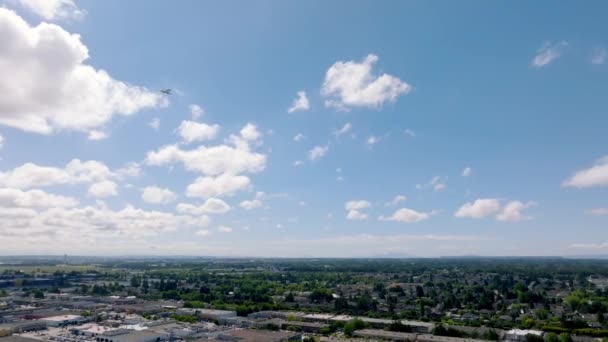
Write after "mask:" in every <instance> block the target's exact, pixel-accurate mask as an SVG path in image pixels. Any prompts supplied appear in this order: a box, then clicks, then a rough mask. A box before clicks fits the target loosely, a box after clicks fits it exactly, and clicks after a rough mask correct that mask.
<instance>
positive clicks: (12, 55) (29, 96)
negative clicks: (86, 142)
mask: <svg viewBox="0 0 608 342" xmlns="http://www.w3.org/2000/svg"><path fill="white" fill-rule="evenodd" d="M36 2H37V3H38V2H39V3H47V1H36ZM48 2H49V3H56V2H57V1H56V0H55V1H48ZM60 2H61V1H60ZM63 3H66V1H63ZM0 37H2V46H3V48H2V49H0V60H2V63H0V75H2V78H0V89H2V97H0V124H1V125H5V126H10V127H15V128H18V129H21V130H24V131H27V132H34V133H41V134H50V133H53V132H55V131H59V130H63V131H67V130H73V131H80V132H94V131H99V128H100V127H103V126H104V125H105V124H107V123H108V122H110V120H111V119H112V117H113V116H114V115H127V116H128V115H132V114H134V113H136V112H138V111H140V110H142V109H144V108H151V107H158V106H164V105H166V104H167V101H166V99H165V98H164V97H162V96H159V95H158V94H155V93H153V92H150V91H148V90H147V89H145V88H141V87H137V86H132V85H129V84H127V83H124V82H121V81H118V80H115V79H113V78H112V77H111V76H110V75H109V74H108V73H107V72H106V71H104V70H96V69H95V68H93V67H92V66H90V65H87V64H85V63H84V62H85V61H86V60H87V59H88V58H89V53H88V49H87V47H86V46H85V45H84V44H83V43H82V42H81V40H80V36H78V35H76V34H70V33H69V32H66V31H65V30H63V29H62V28H61V27H59V26H57V25H54V24H47V23H41V24H39V25H38V26H36V27H32V26H30V25H29V24H28V23H27V22H25V20H23V19H22V18H21V17H19V16H18V15H17V14H16V13H15V12H12V11H10V10H8V9H6V8H0ZM96 136H97V137H98V136H99V134H98V133H92V137H96Z"/></svg>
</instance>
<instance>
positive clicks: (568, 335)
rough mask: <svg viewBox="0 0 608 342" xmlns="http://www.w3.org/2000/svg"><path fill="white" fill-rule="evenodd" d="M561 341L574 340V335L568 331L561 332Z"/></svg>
mask: <svg viewBox="0 0 608 342" xmlns="http://www.w3.org/2000/svg"><path fill="white" fill-rule="evenodd" d="M559 342H572V336H570V334H568V333H565V332H563V333H561V334H559Z"/></svg>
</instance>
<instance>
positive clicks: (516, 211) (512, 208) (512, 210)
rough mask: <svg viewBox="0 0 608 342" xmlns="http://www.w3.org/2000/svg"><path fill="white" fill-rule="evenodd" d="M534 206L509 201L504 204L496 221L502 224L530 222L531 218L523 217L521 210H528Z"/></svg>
mask: <svg viewBox="0 0 608 342" xmlns="http://www.w3.org/2000/svg"><path fill="white" fill-rule="evenodd" d="M534 205H536V203H534V202H527V203H522V202H520V201H510V202H509V203H507V204H505V206H504V207H503V208H502V211H501V212H500V213H499V214H498V215H496V220H498V221H503V222H519V221H527V220H531V219H532V218H533V217H532V216H525V215H523V214H522V210H524V209H527V208H530V207H532V206H534Z"/></svg>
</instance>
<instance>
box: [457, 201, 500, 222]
mask: <svg viewBox="0 0 608 342" xmlns="http://www.w3.org/2000/svg"><path fill="white" fill-rule="evenodd" d="M499 210H500V201H499V200H498V199H496V198H480V199H477V200H475V202H473V203H470V202H468V203H465V204H463V205H462V206H461V207H460V208H459V209H458V210H457V211H456V213H455V214H454V216H456V217H469V218H475V219H478V218H483V217H487V216H490V215H494V214H496V213H497V212H498V211H499Z"/></svg>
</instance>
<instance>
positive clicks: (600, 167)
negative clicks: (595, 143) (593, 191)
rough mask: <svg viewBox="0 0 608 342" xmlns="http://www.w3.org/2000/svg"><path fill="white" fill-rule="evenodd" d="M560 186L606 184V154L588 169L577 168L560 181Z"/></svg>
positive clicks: (607, 172)
mask: <svg viewBox="0 0 608 342" xmlns="http://www.w3.org/2000/svg"><path fill="white" fill-rule="evenodd" d="M562 186H566V187H574V188H579V189H580V188H591V187H596V186H608V156H605V157H603V158H600V159H599V160H597V161H596V162H595V165H593V166H592V167H590V168H588V169H583V170H579V171H577V172H576V173H574V175H572V176H571V177H570V178H568V179H567V180H565V181H564V182H563V183H562Z"/></svg>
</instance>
